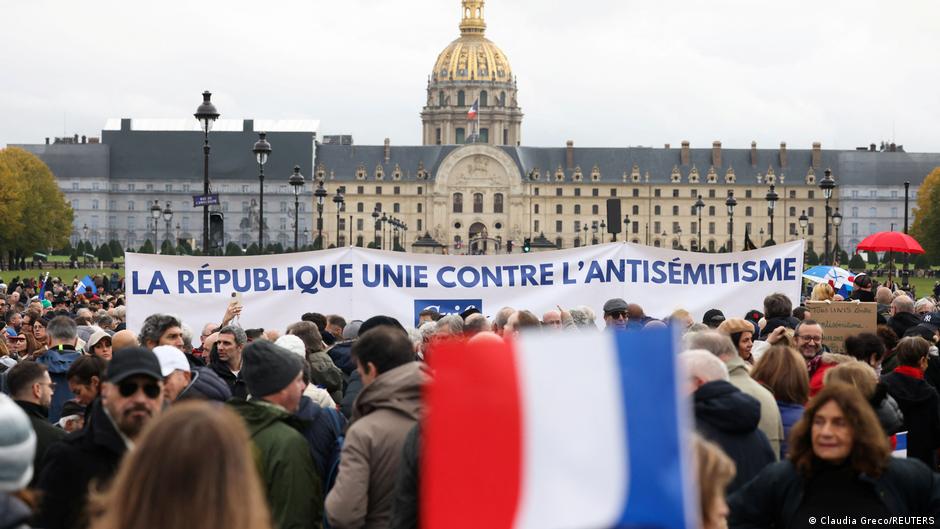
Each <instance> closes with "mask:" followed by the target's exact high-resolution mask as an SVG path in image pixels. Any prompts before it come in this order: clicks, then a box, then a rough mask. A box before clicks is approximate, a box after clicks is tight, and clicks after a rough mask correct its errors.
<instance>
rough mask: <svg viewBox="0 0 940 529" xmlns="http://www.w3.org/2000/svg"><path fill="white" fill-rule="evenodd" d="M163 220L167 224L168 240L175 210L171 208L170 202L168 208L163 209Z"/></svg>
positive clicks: (167, 204)
mask: <svg viewBox="0 0 940 529" xmlns="http://www.w3.org/2000/svg"><path fill="white" fill-rule="evenodd" d="M163 220H164V222H166V238H167V239H169V238H170V226H171V225H172V223H173V208H172V207H170V202H167V203H166V207H165V208H163ZM161 246H162V245H161Z"/></svg>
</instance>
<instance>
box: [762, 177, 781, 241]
mask: <svg viewBox="0 0 940 529" xmlns="http://www.w3.org/2000/svg"><path fill="white" fill-rule="evenodd" d="M774 187H775V186H774V185H773V184H770V189H769V190H768V191H767V196H766V197H764V198H765V200H767V215H769V216H770V238H769V239H767V243H768V244H776V241H774V209H775V207H776V205H777V201H778V200H780V196H779V195H778V194H777V192H776V191H775V190H774ZM784 239H786V238H784Z"/></svg>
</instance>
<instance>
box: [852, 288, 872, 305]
mask: <svg viewBox="0 0 940 529" xmlns="http://www.w3.org/2000/svg"><path fill="white" fill-rule="evenodd" d="M849 299H850V300H853V299H857V300H859V301H861V302H862V303H874V302H875V293H874V292H872V291H871V290H862V289H860V288H856V289H855V290H853V291H852V295H851V296H849Z"/></svg>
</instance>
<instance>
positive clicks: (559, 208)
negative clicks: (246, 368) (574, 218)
mask: <svg viewBox="0 0 940 529" xmlns="http://www.w3.org/2000/svg"><path fill="white" fill-rule="evenodd" d="M563 211H564V208H563V207H562V205H561V204H555V214H556V215H561V214H562V212H563Z"/></svg>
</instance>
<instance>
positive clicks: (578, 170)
mask: <svg viewBox="0 0 940 529" xmlns="http://www.w3.org/2000/svg"><path fill="white" fill-rule="evenodd" d="M572 178H573V179H574V181H575V182H580V181H581V180H583V179H584V175H582V174H581V166H580V165H579V166H577V167H575V168H574V176H573V177H572Z"/></svg>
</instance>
